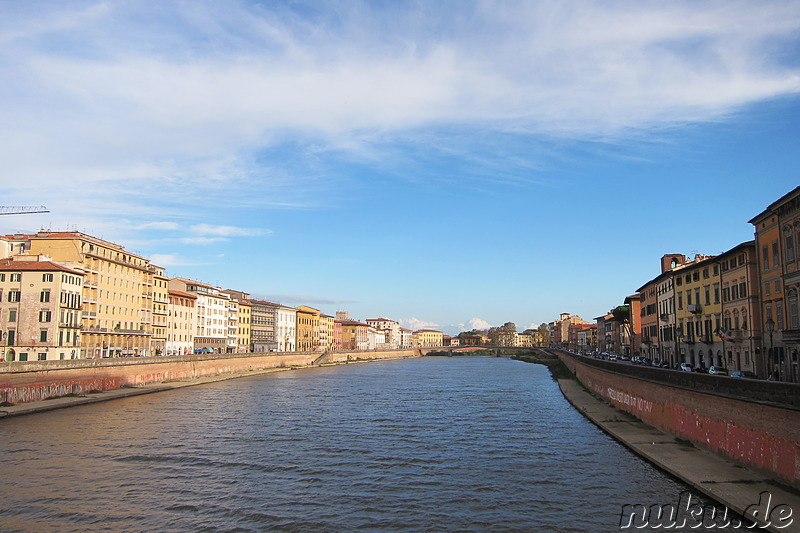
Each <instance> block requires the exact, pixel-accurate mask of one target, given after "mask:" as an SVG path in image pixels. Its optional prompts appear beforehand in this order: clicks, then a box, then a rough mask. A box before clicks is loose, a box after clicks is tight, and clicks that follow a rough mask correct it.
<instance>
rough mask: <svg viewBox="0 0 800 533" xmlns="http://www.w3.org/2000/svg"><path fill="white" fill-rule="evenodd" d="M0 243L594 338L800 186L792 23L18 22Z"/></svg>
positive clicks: (792, 2)
mask: <svg viewBox="0 0 800 533" xmlns="http://www.w3.org/2000/svg"><path fill="white" fill-rule="evenodd" d="M0 80H2V83H0V117H2V118H0V161H2V162H3V166H2V167H3V168H2V172H0V204H1V205H6V206H16V205H45V206H47V208H48V209H49V210H50V212H49V213H47V214H35V215H31V214H27V215H13V216H3V217H0V232H1V233H14V232H33V231H38V230H40V229H50V230H53V231H64V230H78V231H83V232H85V233H88V234H90V235H93V236H97V237H100V238H103V239H106V240H110V241H112V242H115V243H118V244H120V245H122V246H124V247H125V248H126V249H128V250H129V251H132V252H134V253H138V254H140V255H142V256H144V257H147V258H149V259H151V261H152V262H153V263H155V264H157V265H160V266H163V267H165V268H166V269H167V273H168V275H171V276H181V277H187V278H192V279H196V280H199V281H204V282H206V283H211V284H214V285H218V286H221V287H223V288H232V289H236V290H242V291H245V292H249V293H251V294H252V295H253V296H254V297H258V298H263V299H269V300H272V301H278V302H280V303H283V304H285V305H292V306H294V305H301V304H304V305H310V306H312V307H316V308H318V309H320V310H322V311H323V312H325V313H328V314H333V313H334V312H335V311H349V312H350V315H351V317H353V318H356V319H359V320H364V319H367V318H376V317H388V318H391V319H394V320H397V321H398V322H400V323H401V325H403V326H404V327H408V328H411V329H418V328H422V327H427V328H434V329H440V330H442V331H445V332H446V333H450V334H456V333H458V332H459V331H462V330H469V329H472V328H479V329H480V328H486V327H489V326H498V325H502V324H503V323H505V322H508V321H511V322H514V323H515V324H516V325H517V328H518V330H520V331H521V330H523V329H525V328H527V327H530V326H531V325H534V326H535V325H537V324H540V323H542V322H550V321H553V320H555V319H557V318H558V315H559V314H560V313H570V314H577V315H580V316H581V317H583V318H584V319H587V320H592V319H593V318H594V317H597V316H599V315H602V314H604V313H606V312H607V311H608V310H609V309H611V308H612V307H615V306H616V305H620V304H621V303H622V302H623V300H624V298H625V297H626V296H628V295H630V294H633V293H635V291H636V289H637V288H639V287H640V286H641V285H642V284H644V283H645V282H647V281H648V280H650V279H652V278H654V277H655V276H657V275H658V274H659V259H660V257H661V256H662V255H664V254H666V253H683V254H686V255H693V254H695V253H702V254H718V253H721V252H724V251H726V250H729V249H730V248H732V247H734V246H736V245H737V244H739V243H741V242H745V241H747V240H750V239H752V238H753V228H752V226H751V225H749V224H748V223H747V221H748V220H750V219H751V218H752V217H753V216H755V215H757V214H759V213H760V212H761V211H763V210H764V209H765V208H766V207H767V206H768V205H769V204H770V203H772V202H773V201H775V200H777V199H778V198H779V197H781V196H783V195H784V194H786V193H787V192H789V191H790V190H792V189H793V188H795V187H796V186H797V185H798V184H800V179H799V178H800V2H797V1H796V0H786V1H769V0H765V1H759V2H752V1H749V0H747V1H737V0H724V1H694V0H693V1H685V2H682V1H674V2H650V1H631V0H626V1H614V0H611V1H604V2H587V1H574V2H573V1H568V0H559V1H549V0H541V1H533V0H531V1H514V0H498V1H492V0H459V1H455V0H452V1H447V0H443V1H428V2H425V1H421V0H418V1H402V0H399V1H392V2H388V1H380V0H375V1H364V2H362V1H358V0H343V1H336V0H330V1H324V2H320V1H317V0H312V1H308V2H306V1H284V2H278V1H275V2H270V1H247V0H240V1H237V0H228V1H225V2H220V1H214V0H208V1H205V0H191V1H189V0H185V1H174V0H165V1H160V2H141V1H133V0H129V1H126V0H104V1H98V0H87V1H81V0H72V1H70V2H63V1H44V0H29V1H25V2H19V1H17V0H0Z"/></svg>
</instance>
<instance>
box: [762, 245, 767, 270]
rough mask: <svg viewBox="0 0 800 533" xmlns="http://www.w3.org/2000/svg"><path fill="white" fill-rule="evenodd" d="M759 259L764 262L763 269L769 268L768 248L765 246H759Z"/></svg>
mask: <svg viewBox="0 0 800 533" xmlns="http://www.w3.org/2000/svg"><path fill="white" fill-rule="evenodd" d="M761 259H762V262H763V263H764V270H769V248H767V246H763V247H762V248H761Z"/></svg>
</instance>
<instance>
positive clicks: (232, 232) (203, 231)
mask: <svg viewBox="0 0 800 533" xmlns="http://www.w3.org/2000/svg"><path fill="white" fill-rule="evenodd" d="M189 230H190V231H191V232H192V233H197V234H199V235H219V236H221V237H252V236H257V235H263V234H265V233H269V231H268V230H262V229H257V228H239V227H236V226H214V225H211V224H195V225H194V226H192V227H190V228H189ZM208 240H211V239H208ZM217 240H220V239H217Z"/></svg>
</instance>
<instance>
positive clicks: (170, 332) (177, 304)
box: [164, 290, 197, 355]
mask: <svg viewBox="0 0 800 533" xmlns="http://www.w3.org/2000/svg"><path fill="white" fill-rule="evenodd" d="M196 303H197V296H195V295H194V294H189V293H188V292H180V291H173V290H170V291H169V303H168V304H167V341H166V343H165V346H164V355H189V354H191V353H193V352H194V334H195V332H196V331H197V315H196V313H195V304H196Z"/></svg>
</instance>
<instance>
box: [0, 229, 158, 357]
mask: <svg viewBox="0 0 800 533" xmlns="http://www.w3.org/2000/svg"><path fill="white" fill-rule="evenodd" d="M0 241H5V245H4V246H3V247H2V248H3V251H4V253H6V254H10V255H31V256H37V255H47V256H49V257H51V258H52V261H53V262H54V263H57V264H60V265H64V266H66V267H68V268H71V269H73V270H77V271H80V272H83V273H84V282H83V307H82V320H81V322H82V331H83V333H82V334H81V335H80V339H81V350H82V351H81V356H82V357H89V358H99V357H120V356H143V355H153V353H154V352H153V349H152V337H153V304H154V301H153V293H154V284H155V278H156V276H158V275H163V269H161V268H160V267H157V266H155V265H152V264H151V263H150V261H149V260H148V259H145V258H143V257H141V256H139V255H136V254H133V253H131V252H128V251H127V250H125V248H123V247H122V246H120V245H118V244H114V243H111V242H108V241H104V240H102V239H98V238H96V237H92V236H90V235H86V234H84V233H81V232H77V231H70V232H48V231H40V232H38V233H35V234H14V235H5V236H2V237H0Z"/></svg>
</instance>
